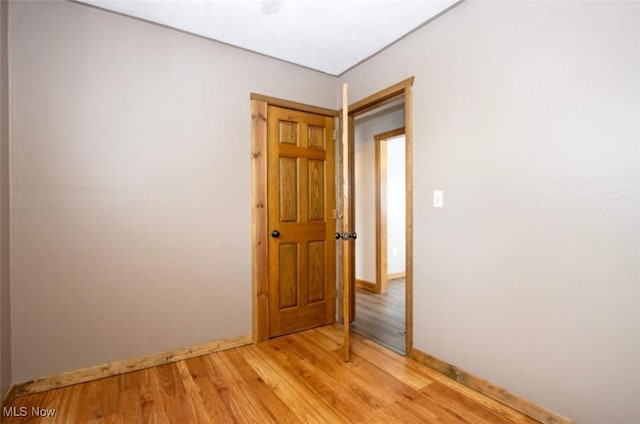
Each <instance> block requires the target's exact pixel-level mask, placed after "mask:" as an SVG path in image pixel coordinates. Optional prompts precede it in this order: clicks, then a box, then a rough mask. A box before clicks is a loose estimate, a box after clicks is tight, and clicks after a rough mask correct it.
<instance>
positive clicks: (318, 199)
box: [267, 106, 336, 337]
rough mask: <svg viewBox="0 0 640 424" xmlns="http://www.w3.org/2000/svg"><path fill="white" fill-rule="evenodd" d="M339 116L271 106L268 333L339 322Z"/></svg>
mask: <svg viewBox="0 0 640 424" xmlns="http://www.w3.org/2000/svg"><path fill="white" fill-rule="evenodd" d="M333 125H334V124H333V118H330V117H326V116H322V115H315V114H311V113H306V112H299V111H294V110H289V109H283V108H279V107H275V106H269V107H268V110H267V126H268V135H267V138H268V147H267V150H268V171H267V173H268V174H267V185H268V202H267V204H268V210H267V220H268V225H269V227H268V228H269V233H270V235H269V337H275V336H280V335H283V334H287V333H292V332H296V331H301V330H305V329H308V328H313V327H317V326H320V325H325V324H330V323H333V322H334V321H335V277H336V276H335V237H334V235H335V218H334V214H335V168H334V164H335V158H334V154H335V153H334V152H335V150H334V140H333Z"/></svg>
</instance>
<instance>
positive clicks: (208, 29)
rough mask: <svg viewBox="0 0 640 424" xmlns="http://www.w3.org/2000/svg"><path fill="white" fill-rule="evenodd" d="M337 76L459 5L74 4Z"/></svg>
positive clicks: (426, 0)
mask: <svg viewBox="0 0 640 424" xmlns="http://www.w3.org/2000/svg"><path fill="white" fill-rule="evenodd" d="M78 1H80V2H82V3H87V4H91V5H94V6H97V7H100V8H103V9H107V10H112V11H115V12H118V13H122V14H125V15H129V16H133V17H136V18H140V19H144V20H147V21H151V22H156V23H159V24H162V25H166V26H168V27H172V28H177V29H180V30H183V31H186V32H189V33H192V34H197V35H201V36H203V37H206V38H211V39H214V40H217V41H221V42H223V43H227V44H231V45H234V46H237V47H241V48H244V49H247V50H251V51H254V52H258V53H262V54H265V55H267V56H271V57H275V58H278V59H282V60H285V61H287V62H292V63H296V64H298V65H302V66H305V67H308V68H312V69H316V70H319V71H322V72H325V73H327V74H331V75H340V74H341V73H343V72H345V71H346V70H348V69H349V68H351V67H353V66H355V65H356V64H358V63H360V62H361V61H363V60H365V59H367V58H368V57H370V56H372V55H374V54H375V53H377V52H379V51H380V50H382V49H383V48H384V47H386V46H388V45H389V44H391V43H393V42H394V41H396V40H398V39H399V38H401V37H402V36H404V35H405V34H407V33H409V32H411V31H412V30H414V29H415V28H417V27H419V26H420V25H422V24H423V23H425V22H427V21H428V20H429V19H431V18H433V17H434V16H436V15H437V14H439V13H440V12H442V11H443V10H445V9H447V8H448V7H450V6H451V5H453V4H454V3H457V2H458V1H459V0H78Z"/></svg>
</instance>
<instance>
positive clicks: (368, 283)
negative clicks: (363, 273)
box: [356, 278, 376, 293]
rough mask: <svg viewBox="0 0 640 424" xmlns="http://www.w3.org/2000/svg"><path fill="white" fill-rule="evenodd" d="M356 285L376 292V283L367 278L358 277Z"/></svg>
mask: <svg viewBox="0 0 640 424" xmlns="http://www.w3.org/2000/svg"><path fill="white" fill-rule="evenodd" d="M356 287H360V288H363V289H366V290H370V291H372V292H374V293H375V291H376V283H372V282H371V281H367V280H360V279H358V278H356Z"/></svg>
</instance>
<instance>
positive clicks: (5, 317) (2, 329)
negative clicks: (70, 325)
mask: <svg viewBox="0 0 640 424" xmlns="http://www.w3.org/2000/svg"><path fill="white" fill-rule="evenodd" d="M8 16H9V3H8V2H6V1H2V2H0V398H1V397H2V396H3V395H4V394H5V392H6V391H7V389H8V388H9V386H10V385H11V302H10V300H11V297H10V293H9V278H10V274H9V92H8V87H9V85H8V82H9V74H8V59H9V57H8V48H7V47H8V44H7V35H8V34H7V33H8Z"/></svg>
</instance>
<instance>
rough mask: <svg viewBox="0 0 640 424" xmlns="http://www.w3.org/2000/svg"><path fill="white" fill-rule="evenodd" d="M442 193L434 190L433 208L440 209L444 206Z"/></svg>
mask: <svg viewBox="0 0 640 424" xmlns="http://www.w3.org/2000/svg"><path fill="white" fill-rule="evenodd" d="M443 196H444V193H443V191H442V190H434V192H433V207H434V208H441V207H443V206H444V197H443Z"/></svg>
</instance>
